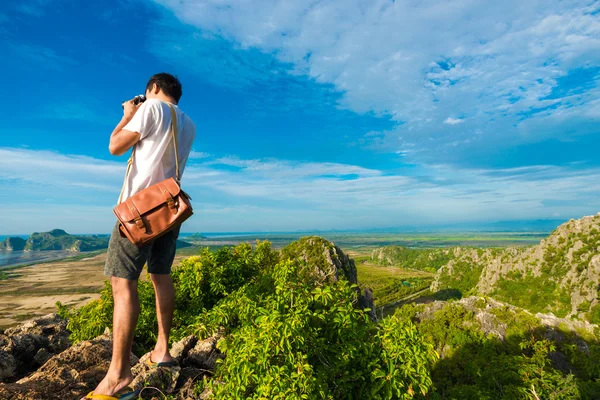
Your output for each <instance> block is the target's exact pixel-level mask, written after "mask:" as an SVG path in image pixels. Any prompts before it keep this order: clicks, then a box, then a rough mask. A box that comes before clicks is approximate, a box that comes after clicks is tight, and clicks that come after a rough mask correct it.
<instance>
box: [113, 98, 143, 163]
mask: <svg viewBox="0 0 600 400" xmlns="http://www.w3.org/2000/svg"><path fill="white" fill-rule="evenodd" d="M142 104H143V103H140V104H138V105H135V104H133V100H130V101H128V102H126V103H125V104H124V108H123V118H121V122H119V124H118V125H117V126H116V127H115V129H114V130H113V132H112V133H111V135H110V143H109V144H108V151H110V154H112V155H113V156H120V155H122V154H125V152H126V151H127V150H129V149H130V148H131V147H132V146H134V145H135V144H136V143H137V142H138V141H139V140H140V137H141V135H140V134H139V133H138V132H131V131H128V130H126V129H123V128H124V127H125V125H127V124H128V123H129V121H131V119H132V118H133V116H134V115H135V113H136V111H137V110H138V108H140V106H141V105H142Z"/></svg>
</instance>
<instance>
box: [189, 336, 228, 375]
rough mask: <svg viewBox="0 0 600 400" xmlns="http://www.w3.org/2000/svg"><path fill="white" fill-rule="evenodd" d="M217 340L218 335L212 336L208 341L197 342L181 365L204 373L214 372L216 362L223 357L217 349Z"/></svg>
mask: <svg viewBox="0 0 600 400" xmlns="http://www.w3.org/2000/svg"><path fill="white" fill-rule="evenodd" d="M219 339H220V336H219V335H214V336H211V337H209V338H208V339H204V340H200V341H198V343H196V345H195V346H194V348H193V349H191V350H190V351H189V353H188V355H187V357H186V358H185V360H184V362H183V365H184V366H186V367H196V368H200V369H203V370H205V371H214V370H215V366H216V363H217V360H218V359H219V358H222V357H223V355H222V353H221V352H220V351H219V349H217V342H218V341H219Z"/></svg>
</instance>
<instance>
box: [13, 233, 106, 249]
mask: <svg viewBox="0 0 600 400" xmlns="http://www.w3.org/2000/svg"><path fill="white" fill-rule="evenodd" d="M108 239H109V238H108V237H106V236H96V235H89V236H84V235H70V234H68V233H67V232H65V231H64V230H62V229H53V230H51V231H49V232H34V233H32V234H31V236H29V238H28V239H27V240H26V241H25V246H24V248H23V250H25V251H44V250H66V251H71V252H74V253H78V252H81V251H93V250H101V249H105V248H107V247H108ZM7 240H8V239H7ZM5 241H6V240H5Z"/></svg>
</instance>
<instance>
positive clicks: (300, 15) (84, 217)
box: [0, 0, 600, 234]
mask: <svg viewBox="0 0 600 400" xmlns="http://www.w3.org/2000/svg"><path fill="white" fill-rule="evenodd" d="M0 53H1V54H2V55H3V56H2V62H1V63H0V71H1V72H2V77H3V78H4V79H3V80H2V86H3V89H4V94H3V96H2V97H0V109H2V125H1V126H0V135H1V142H0V226H1V228H0V233H2V234H27V233H30V232H32V231H43V230H49V229H52V228H63V229H66V230H67V231H70V232H73V233H91V232H109V231H110V228H111V227H112V224H113V222H114V217H113V214H112V206H113V205H114V203H115V201H116V198H117V197H118V193H119V188H120V185H121V183H122V178H123V174H124V171H125V162H126V156H123V157H113V156H110V154H109V153H108V150H107V146H108V137H109V135H110V132H111V131H112V129H113V127H114V125H116V123H117V122H118V121H119V119H120V117H121V108H120V102H121V101H122V100H124V99H126V98H129V97H132V96H133V95H135V94H138V93H142V92H143V90H144V86H145V83H146V81H147V79H148V78H149V77H150V76H151V75H152V74H154V73H156V72H161V71H168V72H172V73H175V74H177V75H178V76H179V78H180V79H181V81H182V83H183V92H184V94H183V98H182V101H181V103H180V105H181V107H182V108H183V109H184V110H185V111H186V112H187V113H188V114H189V115H190V116H191V117H192V118H193V119H194V121H195V122H196V126H197V128H198V134H197V139H196V142H195V144H194V152H193V154H192V158H191V160H190V162H189V163H188V166H187V168H186V172H185V174H184V177H183V185H184V188H185V189H186V191H189V192H190V194H191V195H192V197H193V200H194V201H193V203H194V206H195V210H196V214H195V216H194V217H192V219H191V220H190V221H189V222H188V223H187V226H186V227H185V229H184V231H198V232H217V231H258V230H263V231H290V230H307V229H332V228H335V229H364V228H377V227H398V226H408V225H410V226H423V227H428V228H429V227H435V226H437V225H448V224H454V223H469V224H477V223H486V222H490V221H498V220H525V219H532V220H533V219H569V218H577V217H581V216H583V215H587V214H594V213H597V212H598V211H600V207H599V202H598V199H599V198H600V179H599V178H600V156H598V148H599V145H600V135H599V133H600V128H599V127H600V124H599V122H600V96H599V95H600V86H599V82H600V3H598V2H594V1H574V0H567V1H558V0H545V1H537V0H529V1H527V2H523V1H520V0H506V1H503V2H496V1H487V2H483V1H482V2H472V1H469V0H454V1H430V0H424V1H389V0H388V1H379V0H368V1H366V0H365V1H363V0H344V1H341V0H338V1H332V0H325V1H291V0H280V1H276V0H272V1H262V0H252V1H250V0H238V1H229V0H212V1H210V0H207V1H180V0H159V1H141V0H127V1H110V0H109V1H102V2H85V3H82V2H79V1H74V0H25V1H14V0H8V1H3V2H2V4H1V5H0Z"/></svg>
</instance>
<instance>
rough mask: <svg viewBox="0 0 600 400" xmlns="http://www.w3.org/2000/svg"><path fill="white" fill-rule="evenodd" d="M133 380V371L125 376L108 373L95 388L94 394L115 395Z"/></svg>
mask: <svg viewBox="0 0 600 400" xmlns="http://www.w3.org/2000/svg"><path fill="white" fill-rule="evenodd" d="M132 381H133V375H132V374H131V371H130V372H129V374H127V375H126V376H123V377H118V378H113V377H109V376H108V375H106V376H105V377H104V379H102V382H100V384H99V385H98V386H97V387H96V389H95V390H94V394H103V395H105V396H114V395H115V394H117V393H119V392H120V391H122V390H123V389H125V388H126V387H127V386H129V384H130V383H131V382H132Z"/></svg>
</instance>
